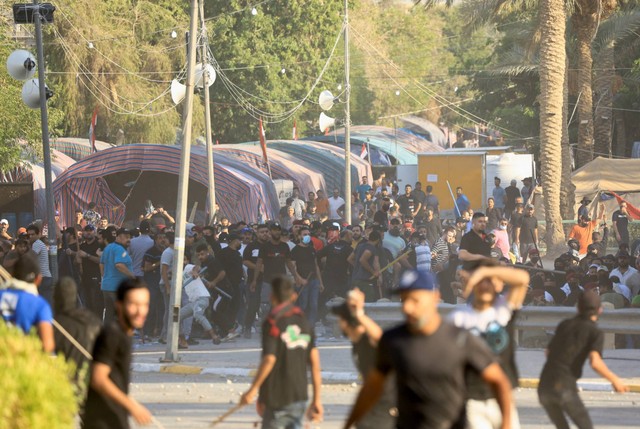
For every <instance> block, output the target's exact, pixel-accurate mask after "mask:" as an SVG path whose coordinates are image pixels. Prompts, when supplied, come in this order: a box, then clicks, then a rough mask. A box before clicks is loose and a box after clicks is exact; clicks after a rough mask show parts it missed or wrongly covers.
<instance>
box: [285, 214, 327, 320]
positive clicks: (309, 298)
mask: <svg viewBox="0 0 640 429" xmlns="http://www.w3.org/2000/svg"><path fill="white" fill-rule="evenodd" d="M291 260H292V261H293V262H294V263H295V268H296V269H295V273H294V277H295V278H296V279H297V280H296V292H297V293H298V306H299V307H300V308H301V309H302V311H304V312H305V314H306V316H307V319H308V320H309V324H310V325H311V327H312V328H313V327H314V326H315V323H316V320H317V318H318V297H319V296H320V293H321V292H322V291H323V290H324V285H323V284H322V276H321V275H320V268H319V267H318V263H317V261H316V252H315V250H313V244H311V233H310V232H309V228H308V227H306V226H305V227H302V228H301V229H300V242H299V243H298V244H297V245H296V247H294V248H293V250H292V251H291Z"/></svg>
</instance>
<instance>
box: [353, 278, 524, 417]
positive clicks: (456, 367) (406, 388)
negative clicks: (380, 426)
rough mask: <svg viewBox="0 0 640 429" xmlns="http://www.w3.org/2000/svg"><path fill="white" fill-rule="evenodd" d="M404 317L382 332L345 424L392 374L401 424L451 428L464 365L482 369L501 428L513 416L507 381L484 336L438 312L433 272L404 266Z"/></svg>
mask: <svg viewBox="0 0 640 429" xmlns="http://www.w3.org/2000/svg"><path fill="white" fill-rule="evenodd" d="M398 291H399V293H400V297H401V299H402V312H403V313H404V316H405V318H406V322H405V323H404V324H402V325H400V326H398V327H396V328H393V329H390V330H388V331H386V332H385V333H384V334H383V335H382V338H381V339H380V343H379V345H378V354H377V359H376V366H375V368H374V369H373V370H371V371H370V372H369V375H368V376H367V378H366V380H365V383H364V386H362V389H361V390H360V394H359V395H358V399H357V401H356V404H355V405H354V407H353V409H352V411H351V415H350V416H349V418H348V420H347V422H346V424H345V428H350V427H351V425H353V424H354V423H357V422H358V421H360V419H361V418H362V417H363V416H364V415H365V413H366V412H367V411H368V410H369V409H370V408H371V407H372V406H373V405H374V404H375V403H376V402H377V401H378V399H379V397H380V395H381V394H382V391H383V389H384V383H385V380H386V378H387V377H388V376H389V375H390V374H391V373H394V374H395V376H396V387H397V389H398V421H397V425H396V427H397V428H399V429H409V428H410V429H431V428H439V429H449V428H452V427H457V426H456V425H458V424H461V423H462V422H460V420H461V416H462V415H463V408H464V403H465V398H466V394H465V393H466V392H465V381H464V375H465V370H466V369H467V368H469V367H470V368H472V369H474V370H475V371H477V372H478V373H480V376H481V378H482V379H483V380H484V382H485V383H488V384H490V385H491V386H492V387H493V388H494V390H495V392H496V399H497V400H498V403H499V404H500V410H501V411H502V415H503V418H504V421H505V422H507V423H505V424H504V425H503V427H504V428H507V427H508V422H509V421H510V419H511V407H512V404H511V401H512V399H511V384H510V383H509V379H508V378H507V376H506V375H505V374H504V372H503V371H502V369H500V366H499V365H498V364H497V363H496V362H495V361H494V358H493V356H492V353H491V351H490V350H489V348H488V347H487V346H486V344H484V342H483V341H482V340H480V339H479V338H477V337H475V336H474V335H472V334H470V333H469V332H467V331H465V330H463V329H460V328H457V327H455V326H453V325H450V324H447V323H443V322H442V319H441V318H440V315H439V314H438V302H439V301H440V293H439V292H438V290H437V289H436V288H435V286H434V283H433V280H432V278H431V275H430V274H429V273H426V272H420V271H413V270H411V271H407V272H405V274H404V275H403V276H402V279H401V281H400V285H399V287H398Z"/></svg>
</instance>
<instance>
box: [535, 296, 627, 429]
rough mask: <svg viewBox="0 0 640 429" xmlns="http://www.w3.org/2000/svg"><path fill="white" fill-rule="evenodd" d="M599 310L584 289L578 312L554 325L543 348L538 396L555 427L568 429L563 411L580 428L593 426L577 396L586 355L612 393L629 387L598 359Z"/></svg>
mask: <svg viewBox="0 0 640 429" xmlns="http://www.w3.org/2000/svg"><path fill="white" fill-rule="evenodd" d="M601 312H602V306H601V304H600V297H599V296H598V294H597V293H595V292H585V293H583V294H582V295H581V296H580V298H578V315H577V316H575V317H574V318H572V319H567V320H564V321H562V322H561V323H560V325H558V328H557V329H556V334H555V336H554V337H553V339H552V340H551V342H550V343H549V347H547V362H546V363H545V365H544V368H543V369H542V374H541V375H540V385H539V386H538V398H539V399H540V403H541V404H542V406H543V407H544V409H545V411H546V412H547V414H548V415H549V418H550V419H551V421H552V422H553V424H554V425H555V426H556V428H558V429H569V424H568V422H567V418H566V417H565V414H567V415H569V417H570V418H571V420H573V422H574V423H575V424H576V426H578V427H579V428H580V429H591V428H593V425H592V423H591V419H590V418H589V413H588V412H587V410H586V408H585V407H584V404H583V403H582V401H581V400H580V396H579V395H578V386H577V382H578V379H579V378H580V377H581V376H582V366H583V365H584V362H585V361H586V360H587V358H589V360H590V362H591V368H593V370H594V371H596V372H597V373H598V374H600V375H601V376H602V377H604V378H606V379H607V380H609V381H610V382H611V384H613V388H614V389H615V391H616V392H628V391H629V387H628V386H625V385H624V384H623V383H622V380H620V379H619V378H618V376H617V375H615V374H614V373H613V372H611V370H609V368H608V367H607V365H606V364H605V363H604V361H603V360H602V347H603V343H604V334H603V332H602V331H601V330H600V329H598V326H597V325H596V322H597V320H598V316H599V315H600V313H601Z"/></svg>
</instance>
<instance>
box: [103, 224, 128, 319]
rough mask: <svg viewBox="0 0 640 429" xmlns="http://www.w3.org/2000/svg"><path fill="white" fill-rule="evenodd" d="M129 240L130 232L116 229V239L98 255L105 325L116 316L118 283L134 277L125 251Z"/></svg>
mask: <svg viewBox="0 0 640 429" xmlns="http://www.w3.org/2000/svg"><path fill="white" fill-rule="evenodd" d="M130 242H131V232H129V230H128V229H126V228H120V229H118V230H117V231H116V240H115V241H114V242H113V243H110V244H109V245H108V246H107V247H105V248H104V251H103V252H102V255H101V256H100V272H101V273H102V284H101V286H100V288H101V289H102V295H103V297H104V307H105V312H104V324H105V325H107V324H109V323H111V322H113V321H114V320H115V317H116V291H117V290H118V286H119V285H120V283H122V282H123V281H125V280H127V279H133V278H135V275H134V274H133V262H132V260H131V256H130V255H129V252H128V251H127V247H129V243H130Z"/></svg>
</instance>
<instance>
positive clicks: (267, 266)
mask: <svg viewBox="0 0 640 429" xmlns="http://www.w3.org/2000/svg"><path fill="white" fill-rule="evenodd" d="M258 257H259V258H260V259H262V262H263V265H264V271H263V275H264V278H263V280H262V281H263V282H266V283H271V281H272V280H273V279H274V278H276V277H277V276H281V275H285V274H287V264H286V262H287V260H289V259H290V257H291V250H290V249H289V246H288V245H287V244H286V243H283V242H279V243H278V244H273V242H272V241H271V240H269V241H267V242H266V243H264V244H263V245H262V246H260V252H259V253H258Z"/></svg>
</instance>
